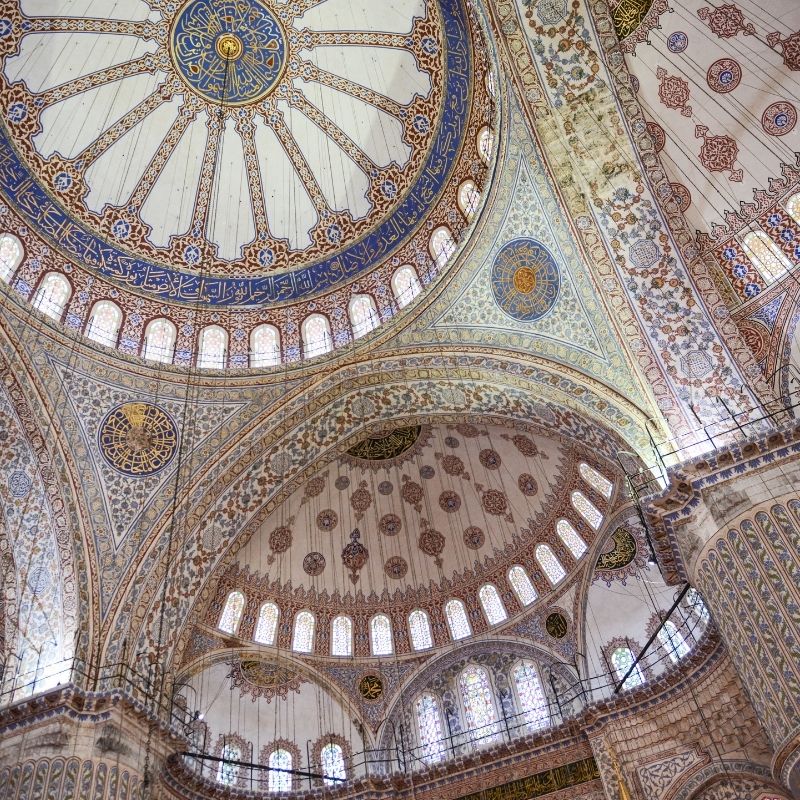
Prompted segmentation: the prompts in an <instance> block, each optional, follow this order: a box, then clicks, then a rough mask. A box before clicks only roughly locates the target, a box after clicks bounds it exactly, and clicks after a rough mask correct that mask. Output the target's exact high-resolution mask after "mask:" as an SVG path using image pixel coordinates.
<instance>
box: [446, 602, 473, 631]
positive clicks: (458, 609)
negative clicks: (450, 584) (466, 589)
mask: <svg viewBox="0 0 800 800" xmlns="http://www.w3.org/2000/svg"><path fill="white" fill-rule="evenodd" d="M444 615H445V616H446V617H447V626H448V627H449V628H450V635H451V636H452V637H453V639H455V640H456V641H458V640H459V639H464V638H466V637H467V636H471V635H472V628H470V625H469V620H468V619H467V609H466V608H464V604H463V603H462V602H461V601H460V600H448V601H447V605H445V607H444Z"/></svg>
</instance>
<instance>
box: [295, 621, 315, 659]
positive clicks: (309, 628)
mask: <svg viewBox="0 0 800 800" xmlns="http://www.w3.org/2000/svg"><path fill="white" fill-rule="evenodd" d="M313 648H314V615H313V614H312V613H311V612H310V611H299V612H298V614H297V616H296V617H295V618H294V637H293V639H292V650H294V651H295V652H297V653H310V652H311V651H312V650H313Z"/></svg>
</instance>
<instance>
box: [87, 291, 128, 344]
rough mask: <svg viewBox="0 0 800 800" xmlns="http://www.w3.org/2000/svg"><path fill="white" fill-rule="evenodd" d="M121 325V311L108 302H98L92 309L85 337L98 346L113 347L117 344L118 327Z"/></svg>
mask: <svg viewBox="0 0 800 800" xmlns="http://www.w3.org/2000/svg"><path fill="white" fill-rule="evenodd" d="M121 324H122V311H120V308H119V306H118V305H117V304H116V303H112V302H111V301H110V300H100V302H98V303H95V304H94V306H93V307H92V313H91V314H90V315H89V324H88V325H87V326H86V335H87V336H88V337H89V338H90V339H91V340H92V341H93V342H98V343H99V344H104V345H106V346H107V347H113V346H114V345H115V344H116V343H117V336H118V335H119V326H120V325H121Z"/></svg>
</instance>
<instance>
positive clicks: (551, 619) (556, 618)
mask: <svg viewBox="0 0 800 800" xmlns="http://www.w3.org/2000/svg"><path fill="white" fill-rule="evenodd" d="M544 626H545V628H546V629H547V632H548V633H549V634H550V635H551V636H552V637H553V638H554V639H563V638H564V637H565V636H566V635H567V620H566V619H565V618H564V615H563V614H560V613H559V612H558V611H554V612H553V613H552V614H550V615H549V616H548V617H547V619H546V620H545V623H544Z"/></svg>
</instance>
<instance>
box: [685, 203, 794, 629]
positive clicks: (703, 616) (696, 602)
mask: <svg viewBox="0 0 800 800" xmlns="http://www.w3.org/2000/svg"><path fill="white" fill-rule="evenodd" d="M795 197H800V195H795ZM686 604H687V605H688V606H689V611H690V613H692V614H694V615H695V616H697V617H699V618H700V621H701V622H704V623H705V624H706V625H707V624H708V623H709V621H710V620H711V615H710V614H709V613H708V606H706V604H705V603H704V602H703V598H702V597H701V596H700V592H698V591H697V589H694V588H691V589H689V591H688V592H686Z"/></svg>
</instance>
